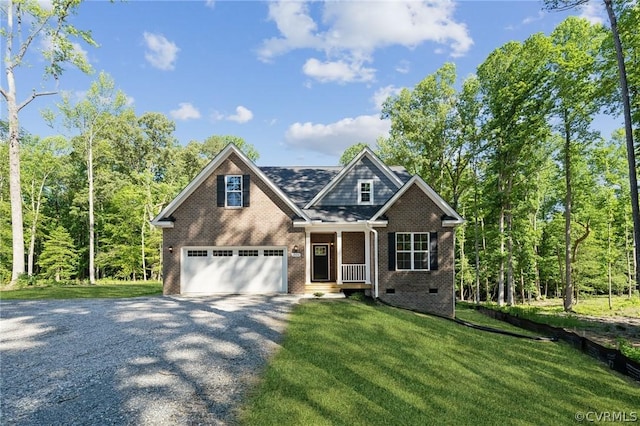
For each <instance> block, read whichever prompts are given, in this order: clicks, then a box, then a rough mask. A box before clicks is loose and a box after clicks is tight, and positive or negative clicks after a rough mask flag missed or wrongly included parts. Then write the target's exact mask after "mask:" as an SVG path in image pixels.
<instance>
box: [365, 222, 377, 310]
mask: <svg viewBox="0 0 640 426" xmlns="http://www.w3.org/2000/svg"><path fill="white" fill-rule="evenodd" d="M367 229H368V230H369V231H371V232H373V235H374V238H373V270H374V273H373V277H374V286H373V289H374V293H373V298H374V299H377V298H378V277H379V276H380V273H379V270H378V231H376V230H375V229H373V227H372V226H371V224H370V223H369V222H367Z"/></svg>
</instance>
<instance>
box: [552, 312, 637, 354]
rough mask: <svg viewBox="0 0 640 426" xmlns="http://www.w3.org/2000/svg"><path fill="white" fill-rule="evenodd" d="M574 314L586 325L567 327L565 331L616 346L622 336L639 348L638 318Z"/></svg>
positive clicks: (602, 343)
mask: <svg viewBox="0 0 640 426" xmlns="http://www.w3.org/2000/svg"><path fill="white" fill-rule="evenodd" d="M572 315H575V316H576V317H577V318H579V319H580V320H581V321H584V323H586V327H580V328H578V327H568V328H565V330H567V331H571V332H574V333H576V334H577V335H579V336H583V337H586V338H588V339H590V340H592V341H594V342H596V343H599V344H601V345H603V346H609V347H613V348H615V347H617V346H618V338H623V339H625V340H627V341H628V342H629V343H631V344H632V345H633V346H634V347H637V348H640V318H631V317H623V316H607V317H594V316H589V315H576V314H572Z"/></svg>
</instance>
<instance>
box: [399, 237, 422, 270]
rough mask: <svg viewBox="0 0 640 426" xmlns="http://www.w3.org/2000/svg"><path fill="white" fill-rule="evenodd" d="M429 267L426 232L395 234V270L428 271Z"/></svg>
mask: <svg viewBox="0 0 640 426" xmlns="http://www.w3.org/2000/svg"><path fill="white" fill-rule="evenodd" d="M430 266H431V265H430V264H429V233H428V232H398V233H396V270H398V271H401V270H402V271H428V270H430V269H431V267H430Z"/></svg>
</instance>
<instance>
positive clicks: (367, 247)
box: [364, 228, 371, 284]
mask: <svg viewBox="0 0 640 426" xmlns="http://www.w3.org/2000/svg"><path fill="white" fill-rule="evenodd" d="M364 263H365V265H367V269H366V270H365V271H364V282H365V284H371V231H369V229H368V228H367V230H366V231H365V232H364Z"/></svg>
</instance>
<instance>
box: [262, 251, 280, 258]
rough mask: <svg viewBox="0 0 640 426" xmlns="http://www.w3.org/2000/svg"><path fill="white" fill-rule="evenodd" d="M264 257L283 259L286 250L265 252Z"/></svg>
mask: <svg viewBox="0 0 640 426" xmlns="http://www.w3.org/2000/svg"><path fill="white" fill-rule="evenodd" d="M264 255H265V256H278V257H282V256H284V250H265V251H264Z"/></svg>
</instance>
